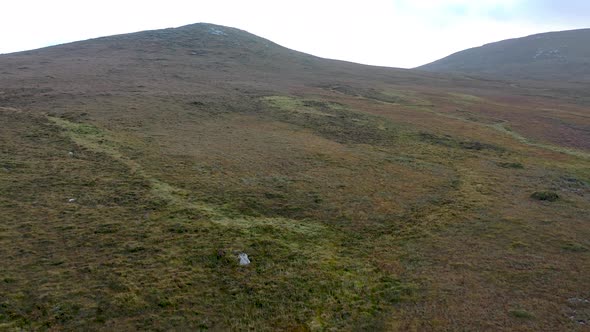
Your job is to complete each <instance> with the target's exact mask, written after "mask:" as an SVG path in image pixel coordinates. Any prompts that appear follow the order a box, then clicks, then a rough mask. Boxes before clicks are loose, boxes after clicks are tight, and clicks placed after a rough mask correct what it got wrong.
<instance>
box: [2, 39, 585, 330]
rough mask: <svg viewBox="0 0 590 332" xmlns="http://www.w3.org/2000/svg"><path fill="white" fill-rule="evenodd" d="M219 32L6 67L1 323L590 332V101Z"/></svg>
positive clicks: (25, 326) (94, 46)
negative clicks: (242, 52)
mask: <svg viewBox="0 0 590 332" xmlns="http://www.w3.org/2000/svg"><path fill="white" fill-rule="evenodd" d="M236 33H237V32H236ZM146 38H147V37H146ZM150 38H151V37H150ZM154 38H155V37H154ZM193 42H195V43H201V42H202V43H204V44H206V41H203V40H201V41H199V40H197V41H193ZM225 42H231V40H229V41H224V42H223V43H225ZM220 43H221V44H220V45H221V46H220V45H217V46H215V45H214V46H212V48H211V49H208V50H206V51H207V52H209V53H207V52H205V53H202V54H205V55H198V57H195V56H194V55H191V53H190V52H189V51H191V52H192V49H190V50H188V49H183V48H172V47H169V45H168V46H166V45H167V44H166V45H160V46H162V47H163V50H164V51H163V50H157V49H154V50H149V52H148V53H147V54H149V57H148V56H147V55H145V54H144V55H145V56H146V57H148V58H149V59H147V58H146V59H143V60H142V61H140V62H137V61H138V60H134V59H135V58H134V56H131V55H133V54H135V53H134V52H140V51H141V47H143V46H142V44H141V43H139V44H132V46H133V48H132V49H133V52H131V51H130V50H128V49H126V48H125V47H128V46H129V45H127V44H125V45H127V46H125V45H123V44H121V45H119V44H117V45H119V46H118V47H122V48H117V52H118V53H117V54H119V55H118V57H117V61H115V62H112V63H110V62H109V61H107V60H105V59H103V58H100V59H96V61H94V60H93V61H92V62H91V63H92V66H90V65H88V66H85V65H82V64H80V63H84V62H80V63H78V62H76V61H74V60H72V59H70V60H72V61H69V60H68V61H69V62H68V61H66V60H67V59H66V58H62V57H56V60H55V62H52V63H47V64H45V65H46V67H45V68H47V72H51V73H53V74H54V75H55V77H61V76H60V75H62V76H64V77H70V76H68V75H74V76H75V77H70V78H71V80H64V81H62V80H60V79H57V81H55V80H56V79H50V78H47V77H44V78H39V77H36V76H35V75H34V74H33V73H34V72H36V71H35V68H36V67H35V66H37V64H36V63H37V62H33V64H30V66H31V67H30V68H31V70H32V73H29V74H26V75H25V73H24V72H23V73H19V75H16V74H14V75H13V76H10V77H9V78H7V81H6V82H3V83H2V84H0V90H1V91H0V92H2V93H1V94H0V100H1V101H2V102H3V105H12V106H13V107H12V108H2V109H0V120H1V123H2V130H0V151H1V152H2V153H1V154H0V215H1V216H2V217H1V221H2V222H1V223H0V329H1V330H19V329H21V330H187V329H188V330H205V329H213V330H247V329H255V330H302V331H304V330H400V331H408V330H461V329H462V330H489V331H497V330H522V331H538V330H548V331H555V330H583V328H584V325H581V324H580V323H579V321H583V320H585V321H588V320H589V319H590V317H589V316H588V315H590V312H589V311H588V306H587V305H586V304H585V303H586V302H584V300H587V299H589V298H590V293H588V290H589V289H590V279H589V277H588V275H587V273H586V271H588V270H590V250H589V249H588V248H590V242H588V239H589V238H590V234H589V232H590V228H589V227H588V224H587V221H588V220H587V219H588V213H589V209H590V208H589V207H590V202H589V198H590V184H589V183H590V171H589V170H590V164H589V160H588V159H587V158H586V157H587V154H588V141H586V140H585V138H586V137H587V132H588V130H587V129H588V125H589V123H588V122H587V119H588V118H587V116H588V109H587V108H585V107H584V106H583V105H576V104H574V103H572V100H571V99H570V98H569V97H568V96H563V95H561V94H559V93H558V92H557V90H550V91H544V92H543V93H553V94H554V95H552V99H548V98H541V97H538V96H534V93H535V91H536V90H534V89H530V90H529V89H525V88H522V89H516V90H514V89H513V88H507V87H504V86H503V85H502V84H501V83H494V82H476V81H473V80H468V79H465V78H456V79H454V80H453V79H451V78H443V77H435V76H432V77H426V76H421V75H423V74H417V73H413V72H405V71H395V70H391V71H388V70H377V69H373V68H366V67H362V66H355V65H347V64H342V63H336V62H330V61H327V60H318V59H314V58H310V57H307V56H304V55H301V54H297V55H289V56H290V57H289V58H288V62H287V63H289V65H288V66H287V67H285V69H284V71H283V72H282V74H277V73H278V72H279V71H278V69H277V68H283V67H281V65H283V64H284V62H278V61H279V60H281V59H282V60H281V61H284V58H281V56H280V55H281V54H283V53H282V52H287V51H284V50H281V51H279V50H276V49H272V48H271V49H267V47H266V46H264V41H263V40H258V39H254V40H251V41H249V43H252V45H255V47H254V49H256V50H258V51H257V52H262V53H260V54H266V55H265V56H266V59H270V60H268V62H269V63H264V61H261V60H260V58H259V57H256V56H254V55H249V57H239V56H238V55H235V56H234V55H232V54H229V55H227V57H228V59H225V60H224V61H220V60H218V57H217V56H213V55H211V53H212V52H214V50H215V48H216V47H225V46H227V45H225V44H223V43H222V42H220ZM188 44H190V43H188ZM188 44H187V45H188ZM88 45H89V46H88V47H89V48H90V50H87V49H77V48H73V51H72V52H74V51H75V52H74V53H72V54H74V55H71V54H70V53H68V54H69V55H68V56H76V57H79V58H80V59H83V58H92V54H94V53H100V50H102V48H101V47H102V46H101V43H100V42H98V41H95V42H93V43H91V44H88ZM154 45H155V46H153V47H156V46H158V45H159V44H158V43H155V44H154ZM183 45H184V44H183ZM190 45H193V44H190ZM224 45H225V46H224ZM123 46H125V47H123ZM129 47H130V46H129ZM150 47H152V46H150ZM182 47H185V46H182ZM186 47H188V46H186ZM70 48H71V47H70ZM183 50H184V51H186V52H184V51H183ZM58 51H59V50H52V52H58ZM76 52H78V53H76ZM130 52H131V53H130ZM150 52H152V53H150ZM162 52H164V53H162ZM58 53H59V52H58ZM287 53H288V54H291V53H289V52H287ZM157 54H165V55H166V56H165V57H164V56H162V58H165V59H161V60H157V61H156V60H154V59H151V57H155V56H156V55H157ZM198 54H201V53H198ZM248 54H249V53H248ZM285 54H286V53H285ZM50 55H51V54H44V53H43V52H41V53H40V54H38V55H35V54H29V55H23V57H22V58H19V57H16V56H12V58H10V59H11V60H10V61H13V62H14V61H20V62H27V61H29V60H30V59H31V58H34V59H37V58H36V57H40V58H39V59H45V60H43V61H49V60H47V59H51V58H52V57H53V55H51V56H50ZM283 55H284V54H283ZM277 59H279V60H277ZM5 60H6V59H5ZM10 61H8V60H6V61H5V62H1V63H0V65H2V66H5V67H6V68H4V67H3V68H4V69H3V70H6V71H11V70H12V71H14V70H13V69H9V67H10V68H13V67H11V66H8V65H7V64H6V63H11V62H10ZM62 62H64V63H66V62H67V63H68V64H75V66H79V68H82V69H84V70H82V69H80V70H69V69H68V70H66V67H64V66H65V64H64V63H62ZM156 62H157V64H156ZM107 64H108V65H109V66H107ZM105 66H106V67H105ZM273 66H275V67H276V68H275V67H273ZM14 68H17V67H14ZM105 68H110V69H109V70H111V69H112V70H115V69H117V70H119V71H113V72H110V74H108V75H107V76H106V77H108V79H104V81H100V79H99V78H100V77H104V76H101V75H99V74H98V73H100V72H102V70H106V69H105ZM240 68H242V69H240ZM268 68H271V69H268ZM273 68H274V69H273ZM240 70H243V71H240ZM22 71H27V73H28V70H25V69H23V70H22ZM188 73H200V75H201V76H199V75H195V77H193V76H191V75H189V74H188ZM58 74H59V75H58ZM197 76H198V77H197ZM130 77H133V78H134V79H135V80H137V81H136V82H135V81H133V82H132V81H130ZM85 78H87V79H85ZM327 78H329V79H327ZM35 79H36V81H35ZM80 80H81V81H82V82H84V84H86V86H84V85H76V84H72V83H71V82H75V81H80ZM96 80H99V81H100V82H98V81H96ZM206 81H207V82H209V83H210V84H205V83H203V82H206ZM9 84H10V85H15V86H22V87H23V88H22V89H14V88H9V87H8V85H9ZM48 89H52V90H48ZM195 91H198V92H195ZM527 94H529V95H527ZM530 94H533V95H530ZM19 109H21V110H22V111H19ZM48 113H49V114H50V115H47V114H48ZM529 121H533V122H535V123H536V125H538V126H530V125H528V122H529ZM506 128H512V130H513V131H511V132H507V131H506ZM511 133H513V134H511ZM517 133H518V134H517ZM554 133H557V134H554ZM562 134H563V135H562ZM69 152H72V153H73V156H70V154H69ZM535 192H555V193H556V194H557V195H558V196H559V199H558V200H556V201H554V202H549V201H539V200H535V199H533V198H531V195H532V194H533V193H535ZM70 199H75V201H72V202H69V200H70ZM241 251H244V252H246V253H248V255H250V257H251V259H252V264H251V265H249V266H247V267H240V266H239V265H238V262H237V254H238V252H241Z"/></svg>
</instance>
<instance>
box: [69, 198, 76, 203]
mask: <svg viewBox="0 0 590 332" xmlns="http://www.w3.org/2000/svg"><path fill="white" fill-rule="evenodd" d="M75 201H76V199H75V198H70V199H68V203H74V202H75Z"/></svg>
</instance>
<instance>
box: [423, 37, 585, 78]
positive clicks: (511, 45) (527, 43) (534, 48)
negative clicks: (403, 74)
mask: <svg viewBox="0 0 590 332" xmlns="http://www.w3.org/2000/svg"><path fill="white" fill-rule="evenodd" d="M417 69H420V70H427V71H433V72H459V73H467V74H476V75H485V76H492V77H495V78H508V79H536V80H563V81H584V82H587V81H590V29H580V30H570V31H560V32H549V33H542V34H537V35H532V36H528V37H523V38H515V39H508V40H504V41H500V42H496V43H491V44H486V45H484V46H481V47H475V48H471V49H468V50H465V51H461V52H457V53H455V54H452V55H450V56H448V57H446V58H443V59H440V60H437V61H435V62H432V63H429V64H427V65H424V66H421V67H418V68H417Z"/></svg>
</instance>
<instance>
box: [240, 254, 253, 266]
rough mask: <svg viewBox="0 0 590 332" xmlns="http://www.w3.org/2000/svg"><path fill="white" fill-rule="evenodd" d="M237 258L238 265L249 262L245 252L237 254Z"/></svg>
mask: <svg viewBox="0 0 590 332" xmlns="http://www.w3.org/2000/svg"><path fill="white" fill-rule="evenodd" d="M238 258H239V259H240V265H248V264H250V259H249V258H248V255H247V254H246V253H240V254H239V255H238Z"/></svg>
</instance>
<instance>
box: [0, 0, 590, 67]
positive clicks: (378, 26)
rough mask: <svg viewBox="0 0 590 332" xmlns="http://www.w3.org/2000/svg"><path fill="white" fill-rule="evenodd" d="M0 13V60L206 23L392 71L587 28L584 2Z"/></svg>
mask: <svg viewBox="0 0 590 332" xmlns="http://www.w3.org/2000/svg"><path fill="white" fill-rule="evenodd" d="M0 10H1V11H0V53H9V52H16V51H22V50H28V49H34V48H39V47H44V46H49V45H54V44H60V43H65V42H71V41H76V40H82V39H89V38H94V37H100V36H107V35H112V34H119V33H127V32H135V31H140V30H148V29H161V28H168V27H177V26H181V25H185V24H191V23H198V22H208V23H215V24H221V25H226V26H232V27H236V28H240V29H243V30H246V31H249V32H251V33H254V34H256V35H259V36H261V37H264V38H267V39H270V40H272V41H274V42H276V43H278V44H281V45H283V46H286V47H289V48H292V49H296V50H298V51H302V52H306V53H311V54H313V55H317V56H322V57H327V58H334V59H341V60H348V61H353V62H359V63H365V64H372V65H383V66H391V67H402V68H410V67H415V66H419V65H422V64H425V63H428V62H431V61H434V60H436V59H439V58H442V57H444V56H447V55H449V54H451V53H454V52H457V51H460V50H463V49H466V48H469V47H475V46H480V45H482V44H485V43H489V42H493V41H499V40H502V39H507V38H514V37H521V36H525V35H529V34H534V33H540V32H547V31H556V30H567V29H576V28H587V27H590V0H561V1H557V0H495V1H494V0H440V1H437V0H359V1H347V0H340V1H338V0H298V1H278V0H274V1H271V0H208V1H206V0H192V1H191V0H185V1H183V0H166V1H163V0H160V1H152V0H143V1H135V0H127V1H126V0H117V1H114V0H101V1H96V0H95V1H85V0H2V3H1V4H0Z"/></svg>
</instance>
